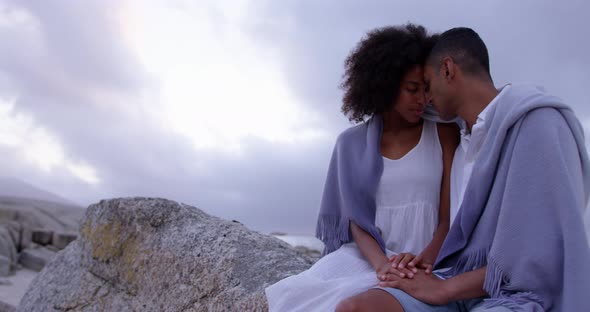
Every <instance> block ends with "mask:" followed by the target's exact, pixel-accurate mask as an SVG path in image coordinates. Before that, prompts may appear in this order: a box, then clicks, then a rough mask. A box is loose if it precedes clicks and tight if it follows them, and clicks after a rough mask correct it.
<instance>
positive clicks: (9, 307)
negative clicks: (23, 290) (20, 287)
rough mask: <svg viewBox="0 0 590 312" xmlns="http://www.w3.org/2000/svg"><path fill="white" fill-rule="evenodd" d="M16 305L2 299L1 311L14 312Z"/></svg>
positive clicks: (0, 302)
mask: <svg viewBox="0 0 590 312" xmlns="http://www.w3.org/2000/svg"><path fill="white" fill-rule="evenodd" d="M14 311H16V307H14V306H13V305H11V304H8V303H6V302H3V301H1V300H0V312H14Z"/></svg>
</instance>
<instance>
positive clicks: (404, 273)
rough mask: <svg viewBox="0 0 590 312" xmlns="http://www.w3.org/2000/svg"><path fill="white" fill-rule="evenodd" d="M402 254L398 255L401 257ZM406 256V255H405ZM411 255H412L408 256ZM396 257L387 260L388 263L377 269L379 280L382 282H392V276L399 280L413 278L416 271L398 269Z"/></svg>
mask: <svg viewBox="0 0 590 312" xmlns="http://www.w3.org/2000/svg"><path fill="white" fill-rule="evenodd" d="M401 255H402V254H400V255H398V256H401ZM403 255H406V254H403ZM407 255H411V254H407ZM411 256H412V257H414V256H413V255H411ZM395 259H396V256H394V257H391V259H389V260H387V261H386V262H384V263H382V264H381V265H380V266H378V267H377V269H376V272H377V278H378V279H379V280H381V281H388V280H391V276H392V275H394V276H396V277H398V278H413V277H414V274H415V273H416V272H415V271H412V270H410V268H408V267H398V264H394V263H395Z"/></svg>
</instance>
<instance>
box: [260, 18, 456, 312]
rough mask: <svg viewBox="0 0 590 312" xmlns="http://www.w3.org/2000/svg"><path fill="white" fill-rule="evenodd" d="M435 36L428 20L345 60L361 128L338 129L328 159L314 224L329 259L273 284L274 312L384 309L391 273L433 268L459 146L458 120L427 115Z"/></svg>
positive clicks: (381, 33)
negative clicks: (427, 75)
mask: <svg viewBox="0 0 590 312" xmlns="http://www.w3.org/2000/svg"><path fill="white" fill-rule="evenodd" d="M434 40H435V38H433V37H429V36H428V35H427V34H426V31H425V29H424V28H423V27H421V26H415V25H412V24H408V25H405V26H403V27H385V28H381V29H377V30H374V31H371V32H369V33H368V35H367V37H366V38H365V39H363V40H362V41H361V42H360V43H359V44H358V46H357V47H356V48H355V49H354V50H353V51H352V52H351V54H350V55H349V56H348V58H347V60H346V62H345V74H344V81H343V84H342V88H343V90H344V91H345V94H344V104H343V106H342V111H343V113H344V114H345V115H347V116H348V117H349V119H350V120H351V121H355V122H358V123H359V124H358V125H356V126H354V127H351V128H349V129H347V130H346V131H344V132H343V133H341V134H340V135H339V137H338V140H337V142H336V146H335V148H334V153H333V155H332V160H331V162H330V167H329V170H328V177H327V179H326V184H325V186H324V194H323V198H322V203H321V208H320V214H319V218H318V226H317V236H318V238H320V239H321V240H322V241H323V242H324V244H325V250H324V257H323V258H322V259H320V260H319V261H318V262H317V263H316V264H314V265H313V266H312V267H311V268H310V269H309V270H307V271H304V272H302V273H300V274H298V275H295V276H291V277H288V278H286V279H283V280H281V281H279V282H278V283H276V284H274V285H272V286H270V287H268V288H267V289H266V296H267V299H268V303H269V309H270V311H333V310H334V309H336V310H337V311H338V310H342V311H344V310H347V309H348V308H350V306H351V304H358V303H359V298H361V299H363V300H364V301H363V304H369V305H371V304H375V307H377V306H378V305H380V304H382V303H383V302H390V300H391V299H390V298H389V297H391V295H389V294H388V293H387V292H385V291H383V290H380V289H373V287H375V286H376V284H377V283H378V282H379V281H380V280H385V279H387V275H388V274H397V275H399V276H401V277H405V278H412V277H413V274H414V273H415V272H416V269H417V268H421V269H425V270H427V272H429V271H430V270H431V268H432V264H433V263H434V261H435V259H436V256H437V254H438V251H439V249H440V247H441V245H442V242H443V240H444V238H445V236H446V233H447V232H448V229H449V177H450V167H451V163H452V159H453V153H454V150H455V147H456V145H457V130H456V129H455V128H454V126H450V125H443V124H436V122H434V121H430V120H425V119H424V118H422V117H423V114H424V111H425V109H426V98H425V93H424V91H425V90H424V82H423V68H422V64H423V63H424V61H425V58H426V57H427V55H428V53H429V50H430V48H431V47H432V45H433V43H434ZM365 120H366V121H365ZM415 254H418V256H414V255H415ZM367 294H368V295H367ZM351 296H357V297H354V298H352V299H348V300H345V301H344V302H342V303H341V304H339V303H340V302H341V301H343V300H344V299H346V298H348V297H351ZM359 296H361V297H359ZM365 299H368V300H365ZM388 300H389V301H388Z"/></svg>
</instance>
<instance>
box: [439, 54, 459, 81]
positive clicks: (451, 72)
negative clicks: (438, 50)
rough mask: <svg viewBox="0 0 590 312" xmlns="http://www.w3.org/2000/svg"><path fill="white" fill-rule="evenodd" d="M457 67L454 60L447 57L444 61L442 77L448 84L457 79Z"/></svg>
mask: <svg viewBox="0 0 590 312" xmlns="http://www.w3.org/2000/svg"><path fill="white" fill-rule="evenodd" d="M456 68H457V65H456V64H455V62H453V59H452V58H450V57H448V56H446V57H445V58H443V60H442V75H443V77H444V78H445V80H446V81H447V82H450V81H451V80H453V79H454V78H455V74H456Z"/></svg>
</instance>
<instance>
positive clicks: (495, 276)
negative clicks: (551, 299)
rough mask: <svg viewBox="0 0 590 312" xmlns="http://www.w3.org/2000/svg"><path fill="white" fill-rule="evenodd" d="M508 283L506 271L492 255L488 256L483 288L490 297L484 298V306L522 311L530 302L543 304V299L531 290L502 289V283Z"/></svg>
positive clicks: (508, 278)
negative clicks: (514, 290)
mask: <svg viewBox="0 0 590 312" xmlns="http://www.w3.org/2000/svg"><path fill="white" fill-rule="evenodd" d="M509 283H510V277H509V276H508V273H507V272H506V271H504V270H503V269H502V268H501V267H500V266H499V265H498V263H497V262H496V261H495V260H494V259H493V258H492V257H488V261H487V268H486V277H485V281H484V284H483V289H484V290H485V291H486V292H487V293H488V294H489V295H490V297H491V298H487V299H485V300H484V307H486V308H493V307H498V306H502V307H506V308H509V309H511V310H513V311H524V310H525V309H524V308H523V307H524V306H525V305H526V304H528V303H531V302H535V303H537V304H539V305H540V306H543V300H542V299H541V298H540V297H539V296H538V295H536V294H535V293H533V292H530V291H526V292H510V291H507V290H505V289H502V286H503V285H506V284H509Z"/></svg>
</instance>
